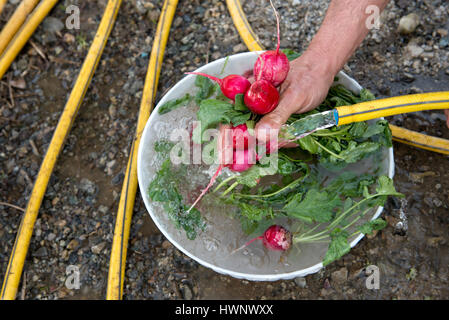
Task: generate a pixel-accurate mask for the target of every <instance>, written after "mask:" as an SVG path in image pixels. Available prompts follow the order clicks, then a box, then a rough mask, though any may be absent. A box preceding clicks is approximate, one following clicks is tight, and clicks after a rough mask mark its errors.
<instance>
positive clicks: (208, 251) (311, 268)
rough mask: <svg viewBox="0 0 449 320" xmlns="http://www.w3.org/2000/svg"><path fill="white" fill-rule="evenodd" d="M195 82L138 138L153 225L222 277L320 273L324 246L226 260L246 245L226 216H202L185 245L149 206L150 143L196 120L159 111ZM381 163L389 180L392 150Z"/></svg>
mask: <svg viewBox="0 0 449 320" xmlns="http://www.w3.org/2000/svg"><path fill="white" fill-rule="evenodd" d="M258 54H260V52H247V53H240V54H236V55H233V56H230V57H229V58H228V59H229V60H228V62H227V65H226V68H225V70H224V72H223V74H222V75H221V76H222V77H224V76H226V75H228V74H243V73H244V72H245V71H247V70H252V68H253V65H254V62H255V60H256V59H257V56H258ZM224 63H225V58H222V59H219V60H217V61H214V62H211V63H209V64H207V65H205V66H203V67H201V68H199V69H198V70H196V71H198V72H205V73H208V74H211V75H218V74H220V72H221V70H222V69H223V65H224ZM194 82H195V76H193V75H189V76H186V77H185V78H183V79H182V80H181V81H179V82H178V83H177V84H176V85H175V86H174V87H173V88H171V89H170V90H169V91H168V92H167V93H166V95H165V96H164V97H163V98H162V99H161V100H160V101H159V103H158V105H157V106H156V107H155V109H154V111H153V112H152V114H151V116H150V118H149V120H148V122H147V124H146V127H145V129H144V131H143V134H142V140H141V143H140V146H139V152H138V158H137V174H138V180H139V187H140V191H141V194H142V198H143V201H144V203H145V206H146V208H147V210H148V212H149V214H150V216H151V218H152V219H153V221H154V223H155V224H156V226H157V227H158V228H159V230H160V231H161V232H162V233H163V234H164V236H165V237H166V238H167V239H168V240H169V241H170V242H171V243H172V244H173V245H174V246H175V247H176V248H178V249H179V250H180V251H182V252H183V253H184V254H186V255H187V256H189V257H190V258H192V259H193V260H195V261H197V262H198V263H200V264H201V265H203V266H205V267H208V268H211V269H212V270H214V271H216V272H218V273H221V274H225V275H230V276H232V277H235V278H240V279H247V280H252V281H275V280H281V279H292V278H295V277H303V276H306V275H308V274H311V273H315V272H317V271H319V270H320V269H321V268H322V267H323V265H322V263H321V261H322V259H323V257H324V253H325V251H326V249H327V245H325V247H323V245H322V244H321V245H316V246H313V245H310V247H304V248H301V253H300V254H298V255H296V256H295V257H294V258H292V259H291V261H290V260H289V259H290V256H288V258H287V259H279V258H280V256H276V254H277V253H272V252H269V253H267V250H265V249H264V248H263V247H262V245H261V244H260V243H259V244H257V243H254V244H253V245H251V246H250V247H248V248H247V249H245V250H242V252H239V253H237V254H233V255H230V252H231V251H232V250H233V249H235V248H237V247H240V246H241V245H242V244H243V243H245V241H247V240H248V239H249V237H248V236H246V235H244V234H243V232H242V231H241V227H240V224H239V223H238V221H235V220H236V219H232V218H230V217H229V216H227V215H226V214H215V212H207V213H206V214H204V212H202V214H204V215H205V220H206V223H207V227H206V229H205V230H204V231H203V232H201V233H200V234H199V235H198V237H197V238H196V239H195V240H188V239H187V237H186V236H185V234H184V231H183V230H179V229H176V228H175V227H174V225H173V223H172V222H171V221H170V220H169V219H168V218H167V216H166V214H165V213H164V211H163V209H162V207H161V206H160V205H158V204H157V203H152V202H151V200H150V199H149V198H148V195H147V190H148V185H149V183H150V181H151V179H152V178H153V177H154V174H155V172H156V171H157V170H158V168H157V165H156V161H155V152H154V151H153V144H154V142H155V141H156V140H158V139H159V138H160V137H161V136H162V135H163V133H164V132H168V131H171V130H172V129H173V128H175V127H183V126H184V127H185V126H186V124H187V123H189V122H190V121H191V120H193V119H194V114H195V113H194V111H195V110H193V108H190V109H189V108H188V107H182V108H180V109H177V110H176V111H172V112H170V113H169V114H166V115H159V114H158V109H159V107H160V106H161V105H163V104H164V103H165V102H167V101H169V100H172V99H176V98H179V97H182V96H183V95H184V94H185V93H187V92H189V93H192V92H195V90H196V88H195V85H194ZM337 83H340V84H342V85H344V86H345V87H346V88H347V89H349V90H351V91H353V92H354V93H359V91H360V90H361V89H362V87H361V86H360V85H359V84H358V83H357V82H356V81H355V80H354V79H352V78H350V77H349V76H347V75H346V74H345V73H343V72H340V73H339V74H338V80H337ZM167 119H168V120H167ZM166 138H167V137H166ZM381 162H382V163H384V165H383V172H382V173H383V174H386V175H388V176H389V177H390V178H393V175H394V159H393V149H392V148H389V149H388V150H384V153H383V155H382V161H381ZM210 173H211V171H210V172H208V174H210ZM187 183H189V184H191V183H193V182H192V181H186V184H187ZM203 187H204V186H203ZM382 210H383V207H378V208H377V210H375V212H374V213H373V215H372V216H371V217H368V219H369V218H371V219H375V218H377V217H378V216H379V215H380V214H381V212H382ZM362 238H363V235H362V234H361V235H359V236H358V237H356V238H354V239H352V241H351V243H350V244H351V247H354V246H355V245H356V244H357V243H358V242H359V241H360V240H361V239H362ZM276 259H277V260H276ZM281 260H286V261H287V262H286V263H285V262H283V263H282V265H281V264H280V261H281ZM267 261H268V262H267ZM273 261H274V262H273ZM276 261H278V262H276Z"/></svg>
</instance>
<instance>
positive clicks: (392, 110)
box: [335, 91, 449, 125]
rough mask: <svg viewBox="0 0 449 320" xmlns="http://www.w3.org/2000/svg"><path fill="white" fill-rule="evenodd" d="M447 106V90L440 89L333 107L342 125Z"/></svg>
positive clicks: (448, 95)
mask: <svg viewBox="0 0 449 320" xmlns="http://www.w3.org/2000/svg"><path fill="white" fill-rule="evenodd" d="M448 108H449V91H441V92H430V93H417V94H408V95H403V96H397V97H391V98H385V99H377V100H372V101H366V102H362V103H356V104H353V105H350V106H342V107H337V108H335V109H336V110H337V112H338V125H344V124H349V123H352V122H360V121H366V120H371V119H378V118H381V117H388V116H392V115H396V114H401V113H409V112H416V111H424V110H434V109H448Z"/></svg>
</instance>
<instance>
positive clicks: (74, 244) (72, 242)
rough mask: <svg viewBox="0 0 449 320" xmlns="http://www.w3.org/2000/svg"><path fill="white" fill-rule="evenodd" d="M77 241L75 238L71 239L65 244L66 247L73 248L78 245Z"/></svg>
mask: <svg viewBox="0 0 449 320" xmlns="http://www.w3.org/2000/svg"><path fill="white" fill-rule="evenodd" d="M79 244H80V243H79V241H78V240H76V239H73V240H71V241H70V242H69V244H68V245H67V249H69V250H74V249H76V248H77V247H78V246H79Z"/></svg>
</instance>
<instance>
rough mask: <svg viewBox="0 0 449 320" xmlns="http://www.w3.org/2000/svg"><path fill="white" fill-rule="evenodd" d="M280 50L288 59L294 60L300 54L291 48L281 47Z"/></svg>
mask: <svg viewBox="0 0 449 320" xmlns="http://www.w3.org/2000/svg"><path fill="white" fill-rule="evenodd" d="M281 51H282V52H283V53H285V55H286V56H287V59H288V61H292V60H295V59H296V58H298V57H299V56H300V55H301V53H299V52H296V51H294V50H292V49H281Z"/></svg>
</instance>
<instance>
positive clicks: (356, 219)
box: [341, 208, 371, 230]
mask: <svg viewBox="0 0 449 320" xmlns="http://www.w3.org/2000/svg"><path fill="white" fill-rule="evenodd" d="M370 210H371V208H368V209H366V210H365V211H363V212H362V214H360V215H359V216H358V217H357V218H355V219H354V220H352V221H351V222H350V223H349V224H348V225H347V226H344V227H343V228H341V230H345V229H347V228H349V227H350V226H352V225H353V224H354V223H356V222H357V221H358V220H359V219H360V218H361V217H363V216H364V215H365V214H366V213H367V212H368V211H370ZM350 216H352V215H350Z"/></svg>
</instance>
